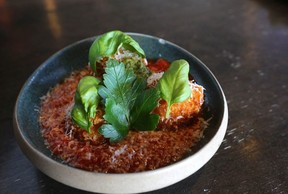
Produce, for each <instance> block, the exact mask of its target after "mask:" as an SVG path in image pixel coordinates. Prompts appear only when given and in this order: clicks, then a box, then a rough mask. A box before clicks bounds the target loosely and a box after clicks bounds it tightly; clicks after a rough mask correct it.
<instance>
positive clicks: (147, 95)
mask: <svg viewBox="0 0 288 194" xmlns="http://www.w3.org/2000/svg"><path fill="white" fill-rule="evenodd" d="M119 49H124V51H123V50H122V51H121V52H126V51H129V52H130V53H129V55H127V56H124V57H122V58H121V59H118V60H115V56H114V57H112V55H114V54H115V53H116V52H118V51H119ZM122 54H123V53H122ZM139 56H140V60H139ZM103 57H108V61H107V62H106V64H105V66H106V67H105V73H104V75H103V80H102V81H100V80H99V79H98V78H96V77H94V76H86V77H83V78H82V79H81V80H80V82H79V84H78V87H77V90H76V94H75V98H74V101H75V104H74V107H73V109H72V112H71V117H72V120H73V121H74V123H75V124H77V125H78V126H79V127H81V128H82V129H85V130H86V131H87V132H89V133H90V132H91V126H93V119H94V118H95V116H96V110H97V106H98V103H100V102H103V103H104V104H105V114H104V116H103V118H104V119H105V123H104V124H103V125H102V126H101V127H100V128H99V133H100V134H102V135H103V136H104V137H106V138H109V139H110V142H117V141H120V140H122V139H124V138H125V137H126V136H127V134H128V132H129V130H131V129H133V130H139V131H149V130H155V129H156V128H157V125H158V122H159V118H160V116H159V115H157V114H154V113H153V110H154V109H155V108H156V107H157V105H158V102H159V99H160V98H163V99H164V100H165V101H166V102H167V105H168V106H167V113H166V118H169V115H170V108H171V106H172V104H174V103H177V102H183V101H185V100H187V99H188V98H189V96H190V95H191V88H190V87H189V80H188V73H189V64H188V62H187V61H185V60H176V61H174V62H172V64H171V65H170V67H169V69H168V70H167V71H166V72H165V73H164V74H163V76H162V78H161V79H160V81H159V83H158V85H157V87H155V88H147V80H146V79H147V77H148V74H146V72H149V70H148V68H147V67H146V65H144V64H143V63H142V62H141V58H142V57H145V53H144V51H143V50H142V48H141V47H140V46H139V44H138V43H137V42H136V41H135V40H133V39H132V38H131V37H130V36H128V35H126V34H124V33H123V32H121V31H112V32H108V33H105V34H104V35H102V36H100V37H99V38H98V39H96V40H95V41H94V42H93V44H92V46H91V47H90V50H89V61H90V66H91V68H92V69H93V70H94V71H95V72H96V62H99V60H101V59H102V58H103ZM101 98H102V100H101Z"/></svg>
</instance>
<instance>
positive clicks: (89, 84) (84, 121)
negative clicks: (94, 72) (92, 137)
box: [71, 76, 100, 133]
mask: <svg viewBox="0 0 288 194" xmlns="http://www.w3.org/2000/svg"><path fill="white" fill-rule="evenodd" d="M99 83H100V81H99V80H98V79H97V78H95V77H93V76H85V77H83V78H82V79H81V80H80V81H79V83H78V86H77V90H76V93H75V98H74V103H75V104H74V107H73V109H72V112H71V116H72V120H73V121H74V122H75V123H76V124H77V125H78V126H79V127H81V128H83V129H85V130H87V131H88V132H89V133H90V128H91V126H92V124H93V123H92V119H93V118H94V117H95V115H96V108H97V106H98V103H99V95H98V89H97V88H98V85H99Z"/></svg>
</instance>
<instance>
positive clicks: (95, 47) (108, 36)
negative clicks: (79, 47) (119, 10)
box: [89, 30, 145, 72]
mask: <svg viewBox="0 0 288 194" xmlns="http://www.w3.org/2000/svg"><path fill="white" fill-rule="evenodd" d="M121 47H122V48H124V49H125V50H128V51H131V52H133V53H137V54H138V55H139V56H140V57H142V58H145V53H144V51H143V50H142V48H141V47H140V45H139V44H138V43H137V42H136V41H135V40H134V39H133V38H131V37H130V36H128V35H127V34H125V33H123V32H121V31H119V30H115V31H111V32H107V33H105V34H103V35H102V36H100V37H98V38H97V39H96V40H95V41H94V42H93V44H92V46H91V47H90V50H89V62H90V66H91V68H92V69H93V71H94V72H96V62H98V61H100V60H101V59H102V58H103V57H110V56H112V55H113V54H115V53H116V52H117V51H118V50H119V49H120V48H121Z"/></svg>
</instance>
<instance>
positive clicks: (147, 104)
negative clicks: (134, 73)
mask: <svg viewBox="0 0 288 194" xmlns="http://www.w3.org/2000/svg"><path fill="white" fill-rule="evenodd" d="M159 98H160V92H159V90H158V88H151V89H148V90H145V91H144V92H142V94H141V95H138V97H137V99H136V102H135V106H134V107H133V110H132V112H131V123H132V128H135V129H137V130H140V131H150V130H154V129H155V128H156V127H157V124H158V121H159V118H160V117H159V115H157V114H151V112H152V111H153V110H154V109H155V108H156V106H157V104H158V100H159Z"/></svg>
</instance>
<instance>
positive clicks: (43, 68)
mask: <svg viewBox="0 0 288 194" xmlns="http://www.w3.org/2000/svg"><path fill="white" fill-rule="evenodd" d="M128 34H129V35H130V36H132V37H133V38H134V39H135V40H136V41H137V42H138V43H139V44H140V46H141V47H142V48H143V50H144V51H145V53H146V56H147V58H148V59H157V58H159V57H163V58H165V59H167V60H168V61H173V60H176V59H185V60H187V61H188V62H189V64H190V73H191V74H192V75H193V77H194V79H195V80H196V82H197V83H198V84H200V85H202V86H204V88H205V89H206V90H205V103H204V107H203V111H204V117H205V119H210V120H209V126H208V128H207V129H206V130H205V131H204V138H203V139H202V140H201V141H200V142H199V143H198V144H197V145H196V146H195V147H194V148H193V152H192V153H191V155H190V156H188V157H186V158H184V159H182V160H180V161H178V162H176V163H174V164H171V165H169V166H166V167H162V168H159V169H156V170H151V171H146V172H140V173H127V174H104V173H95V172H88V171H84V170H80V169H77V168H73V167H70V166H68V165H66V164H63V162H62V161H61V160H60V159H58V158H57V157H54V156H52V155H51V152H50V151H49V150H48V149H47V148H46V146H45V145H44V140H43V138H42V136H41V133H40V126H39V123H38V116H39V111H38V110H39V106H40V97H42V96H44V95H45V94H46V93H47V92H48V90H49V89H50V88H51V87H54V86H55V85H56V84H57V83H59V82H61V81H63V80H64V78H65V77H67V76H68V75H69V74H70V73H71V72H72V71H74V70H77V69H81V68H83V67H84V66H85V65H86V64H87V63H88V51H89V47H90V46H91V44H92V42H93V41H94V39H95V38H96V37H93V38H88V39H85V40H82V41H79V42H76V43H74V44H72V45H70V46H68V47H66V48H64V49H62V50H60V51H59V52H57V53H56V54H54V55H53V56H51V57H50V58H49V59H48V60H46V61H45V62H44V63H43V64H42V65H40V66H39V68H38V69H36V71H35V72H34V73H33V74H32V75H31V76H30V78H29V79H28V80H27V81H26V83H25V84H24V86H23V88H22V90H21V91H20V94H19V96H18V99H17V102H16V105H15V111H14V132H15V136H16V139H17V142H18V144H19V146H20V147H21V149H22V151H23V152H24V153H25V155H26V156H27V157H28V158H29V159H30V160H31V162H32V163H33V164H34V165H35V166H36V167H37V168H38V169H39V170H41V171H42V172H43V173H45V174H46V175H48V176H50V177H51V178H53V179H55V180H57V181H59V182H61V183H64V184H66V185H69V186H72V187H75V188H78V189H81V190H86V191H92V192H100V193H139V192H146V191H152V190H156V189H160V188H163V187H166V186H169V185H172V184H174V183H176V182H178V181H180V180H183V179H185V178H186V177H188V176H190V175H192V174H193V173H194V172H196V171H197V170H199V169H200V168H201V167H202V166H203V165H204V164H205V163H207V162H208V160H210V159H211V157H212V156H213V155H214V154H215V152H216V151H217V149H218V148H219V146H220V144H221V142H222V140H223V138H224V135H225V132H226V128H227V123H228V108H227V103H226V100H225V96H224V93H223V91H222V89H221V87H220V85H219V83H218V81H217V80H216V78H215V77H214V75H213V74H212V73H211V71H210V70H209V69H208V68H207V67H206V66H205V65H204V64H203V63H202V62H201V61H200V60H199V59H197V58H196V57H195V56H193V55H192V54H190V53H189V52H188V51H186V50H184V49H182V48H180V47H179V46H177V45H175V44H173V43H171V42H168V41H166V40H163V39H160V38H157V37H152V36H149V35H143V34H137V33H128ZM79 180H81V181H79Z"/></svg>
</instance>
